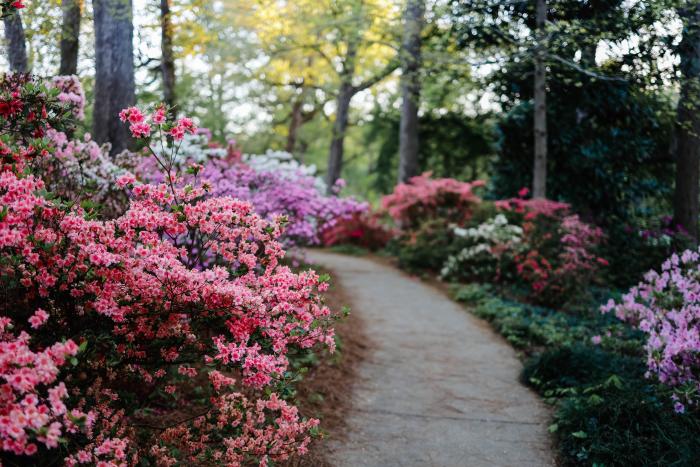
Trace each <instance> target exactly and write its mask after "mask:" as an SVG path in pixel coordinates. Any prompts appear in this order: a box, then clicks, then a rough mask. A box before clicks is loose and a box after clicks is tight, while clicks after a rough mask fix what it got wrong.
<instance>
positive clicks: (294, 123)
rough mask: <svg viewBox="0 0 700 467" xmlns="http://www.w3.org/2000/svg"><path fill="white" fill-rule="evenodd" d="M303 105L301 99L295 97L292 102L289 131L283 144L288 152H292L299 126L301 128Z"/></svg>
mask: <svg viewBox="0 0 700 467" xmlns="http://www.w3.org/2000/svg"><path fill="white" fill-rule="evenodd" d="M303 105H304V103H303V101H302V99H297V100H295V101H294V103H293V104H292V114H291V116H290V118H289V131H288V132H287V144H286V145H285V146H284V150H285V151H287V152H288V153H289V154H294V148H295V147H296V145H297V135H298V134H299V128H301V125H302V123H303V120H304V115H303V113H302V106H303Z"/></svg>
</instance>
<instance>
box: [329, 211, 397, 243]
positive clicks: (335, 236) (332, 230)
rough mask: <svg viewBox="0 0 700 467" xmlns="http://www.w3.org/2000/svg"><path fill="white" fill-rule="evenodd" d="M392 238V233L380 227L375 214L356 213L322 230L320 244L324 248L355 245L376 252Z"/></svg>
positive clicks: (380, 224) (382, 226)
mask: <svg viewBox="0 0 700 467" xmlns="http://www.w3.org/2000/svg"><path fill="white" fill-rule="evenodd" d="M393 236H394V232H393V231H392V230H390V229H389V228H387V227H385V226H384V225H382V223H381V220H380V218H379V216H378V215H377V214H374V215H372V214H367V213H356V214H354V215H353V216H351V217H347V216H346V217H343V218H341V219H340V220H338V221H337V222H335V224H334V225H331V226H329V227H326V228H324V229H323V231H322V234H321V243H322V244H323V245H325V246H334V245H355V246H359V247H362V248H367V249H369V250H378V249H380V248H383V247H384V246H386V244H387V243H388V242H389V240H391V238H392V237H393Z"/></svg>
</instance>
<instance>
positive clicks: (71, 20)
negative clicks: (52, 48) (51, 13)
mask: <svg viewBox="0 0 700 467" xmlns="http://www.w3.org/2000/svg"><path fill="white" fill-rule="evenodd" d="M62 8H63V25H62V26H61V65H60V68H59V70H58V74H59V75H75V74H77V73H78V51H79V48H80V17H81V15H82V12H83V0H63V4H62Z"/></svg>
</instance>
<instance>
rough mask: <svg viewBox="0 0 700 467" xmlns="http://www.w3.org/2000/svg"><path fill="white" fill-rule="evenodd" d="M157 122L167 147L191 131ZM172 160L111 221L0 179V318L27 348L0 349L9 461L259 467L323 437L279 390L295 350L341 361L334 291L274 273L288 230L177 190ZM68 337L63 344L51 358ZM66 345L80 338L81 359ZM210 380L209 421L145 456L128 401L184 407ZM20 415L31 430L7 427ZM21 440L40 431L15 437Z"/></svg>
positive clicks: (12, 169)
mask: <svg viewBox="0 0 700 467" xmlns="http://www.w3.org/2000/svg"><path fill="white" fill-rule="evenodd" d="M158 112H159V110H156V111H155V112H154V113H153V114H152V115H151V116H150V117H149V121H150V122H151V123H152V124H153V125H156V126H157V127H158V128H159V129H160V130H162V132H164V133H166V134H168V135H169V136H171V137H172V139H173V140H177V138H178V135H179V133H177V132H176V133H173V129H175V128H180V129H181V130H184V131H185V132H190V131H194V126H193V124H191V123H190V122H191V121H190V120H188V119H180V120H178V121H177V122H176V123H172V122H169V121H168V120H167V117H164V118H166V120H164V121H163V122H161V123H158V122H159V121H160V116H159V115H160V114H159V113H158ZM122 117H123V118H124V120H126V121H128V122H129V124H130V125H131V127H132V132H134V133H136V134H139V135H142V136H145V135H146V133H149V134H150V130H148V131H146V128H145V127H144V126H142V125H144V124H145V125H149V128H150V125H151V123H147V122H146V119H145V117H144V114H143V113H142V112H141V111H140V110H138V109H135V108H132V109H127V110H125V111H124V112H122ZM178 131H179V130H178ZM161 140H162V138H161ZM165 144H168V143H165ZM59 146H60V145H59ZM59 150H61V149H60V147H59ZM150 152H151V153H152V154H153V155H154V157H156V158H158V156H157V155H155V152H154V151H153V150H152V149H151V150H150ZM19 158H20V159H21V156H19ZM175 158H176V150H173V152H172V153H171V154H170V155H169V156H168V157H167V159H166V158H158V162H159V165H160V166H161V167H162V168H163V170H164V172H165V179H164V183H158V184H142V183H139V182H137V180H136V178H135V177H134V176H133V175H130V174H124V175H121V176H120V177H119V178H118V180H117V186H118V187H120V188H122V189H124V190H126V191H128V193H129V195H130V201H129V204H128V208H127V209H126V211H125V212H124V213H123V214H122V215H120V216H118V217H116V218H114V219H109V220H103V219H99V218H95V216H87V213H86V212H85V211H84V210H83V209H82V208H80V207H78V206H79V205H76V204H64V203H61V202H55V201H54V200H52V199H49V198H47V197H46V191H45V186H46V185H45V183H44V181H43V180H42V179H41V178H40V177H38V176H37V175H35V174H31V173H29V174H28V173H26V172H25V171H24V170H23V171H21V172H20V171H18V170H17V165H16V164H14V165H5V166H3V170H2V171H1V172H0V205H1V206H2V207H3V208H2V211H1V212H0V280H1V281H2V286H3V288H4V290H5V291H6V292H7V297H8V298H7V300H5V301H4V302H3V303H2V305H0V316H7V318H3V319H5V320H6V321H5V322H4V325H3V326H4V327H3V329H5V328H7V327H8V326H9V323H10V321H9V320H10V319H11V320H12V324H13V325H14V326H15V327H16V328H17V330H18V332H19V334H18V335H17V336H18V337H17V338H13V337H12V336H9V335H8V336H7V337H3V341H2V345H5V343H6V345H7V347H6V348H7V349H8V351H7V352H2V354H3V355H7V358H8V359H7V360H5V361H4V363H3V366H1V367H0V369H2V373H0V380H1V381H0V383H1V384H4V385H5V386H4V387H7V388H9V389H5V390H3V391H4V393H3V394H4V398H3V399H2V404H0V416H4V417H6V418H2V419H0V420H2V425H1V426H0V430H2V431H1V432H0V436H2V437H3V442H5V441H6V442H7V443H8V444H5V445H4V446H5V447H3V449H4V450H11V451H13V452H17V453H20V452H21V454H24V455H33V454H34V452H32V451H34V448H31V447H29V446H31V445H32V444H34V445H35V446H36V444H35V441H36V442H39V443H43V444H44V445H46V447H48V448H55V447H56V446H55V441H56V439H58V437H61V438H62V439H63V438H65V439H66V441H65V443H67V444H68V446H69V450H68V452H69V455H68V457H67V459H66V463H67V464H69V465H78V464H81V463H88V462H89V463H97V464H98V465H100V462H105V464H103V465H124V464H127V463H132V462H133V459H138V458H139V457H141V458H148V457H157V458H158V459H161V460H163V459H167V458H170V457H172V456H176V455H177V453H178V452H180V453H185V452H191V450H192V449H195V450H197V454H193V455H192V456H193V457H197V458H199V459H205V458H206V459H211V458H212V457H213V458H218V459H222V460H223V462H224V463H226V464H227V465H240V464H241V463H244V462H248V461H250V460H253V459H256V460H258V462H260V463H261V464H262V465H265V463H267V462H268V461H278V460H284V459H286V458H287V457H288V456H289V455H290V454H291V453H295V452H304V450H305V449H306V446H307V444H308V442H309V432H310V430H312V428H314V427H315V425H316V424H317V421H315V420H309V421H305V420H302V419H301V418H300V417H299V416H298V414H297V410H296V408H295V407H293V406H291V405H289V404H288V403H285V402H282V401H280V400H279V398H278V397H277V396H276V395H275V393H274V391H273V388H274V387H277V385H279V384H282V383H283V381H284V379H283V377H284V375H285V374H286V373H287V372H288V370H289V368H290V367H289V360H288V357H287V355H288V353H289V352H290V350H292V349H299V348H303V349H305V348H311V347H314V346H316V345H326V346H327V347H329V348H330V349H331V350H332V349H333V348H334V338H333V329H332V328H331V326H330V325H331V323H332V319H333V316H332V315H331V312H330V310H329V309H328V308H327V307H326V306H325V305H324V304H323V300H322V297H321V295H320V293H321V292H323V291H324V290H325V288H326V287H327V284H325V283H323V282H320V279H319V276H318V275H317V274H316V273H315V272H313V271H306V272H302V273H294V272H292V271H291V270H290V269H289V268H287V267H284V266H282V265H280V260H281V259H282V258H283V257H284V254H285V252H284V249H283V247H282V244H281V243H280V241H279V238H280V236H281V234H282V221H281V219H279V218H276V217H274V218H272V219H264V218H262V217H260V216H259V215H258V214H256V213H255V212H254V210H253V206H252V205H251V204H250V203H249V202H247V201H242V200H239V199H235V198H233V197H231V196H211V195H210V193H209V192H208V190H210V187H209V186H207V185H202V184H199V183H198V182H197V180H196V179H192V180H184V179H182V178H181V177H180V176H179V175H178V174H177V171H176V170H175V166H174V165H173V164H172V161H173V160H175ZM188 181H189V183H188ZM202 258H207V260H206V261H203V260H202ZM3 336H4V335H3ZM60 336H65V337H66V340H65V342H64V343H59V344H57V343H55V341H54V342H52V339H53V340H55V339H56V338H57V337H60ZM71 336H86V337H85V340H84V341H83V342H81V348H82V347H84V348H85V350H84V351H83V352H81V353H80V354H77V346H76V345H75V344H74V343H73V341H72V340H70V337H71ZM98 336H99V338H98ZM32 342H34V343H35V344H34V348H33V349H32V348H31V346H30V344H31V343H32ZM14 349H17V352H18V353H17V354H12V353H11V352H10V351H11V350H14ZM47 352H48V353H47ZM46 356H48V357H50V358H51V359H53V360H51V361H49V360H46ZM67 357H71V363H70V365H67V364H65V363H66V358H67ZM17 375H19V376H17ZM228 375H231V376H228ZM234 375H235V377H234ZM16 378H20V379H16ZM15 379H16V382H15ZM202 379H203V380H204V381H210V385H211V388H212V390H213V391H215V392H216V396H212V397H211V398H210V399H209V401H210V402H209V404H208V405H206V406H204V407H199V408H198V409H199V410H202V416H201V417H198V418H195V419H192V418H187V419H185V420H184V421H177V419H176V418H175V420H176V421H175V422H174V423H171V425H170V426H167V427H164V431H163V433H181V434H183V435H182V436H174V437H172V438H169V439H167V444H168V445H169V446H171V449H167V452H163V451H162V450H161V449H160V447H162V446H163V443H165V441H162V442H161V441H158V440H153V441H152V442H151V444H148V443H147V444H146V445H144V444H143V443H142V442H140V441H139V440H142V439H144V436H142V435H139V434H138V429H137V428H134V427H132V428H131V429H127V428H126V427H128V425H129V421H130V420H131V418H132V417H133V416H134V413H133V411H134V409H135V407H133V406H129V405H128V404H126V403H125V402H124V400H125V399H123V398H122V396H121V394H124V393H127V394H131V397H134V396H137V397H144V396H147V395H149V394H151V395H152V394H168V395H170V396H171V397H184V395H185V394H186V393H187V391H189V390H191V387H192V386H193V384H195V382H197V384H200V383H198V382H200V381H202ZM97 380H99V381H101V383H100V385H97V384H96V381H97ZM2 381H4V383H3V382H2ZM96 386H98V387H100V388H101V389H100V391H96V390H95V387H96ZM0 387H2V386H0ZM134 392H135V393H136V394H134ZM240 393H245V394H246V399H245V401H244V400H243V398H242V396H241V395H240ZM26 394H35V396H36V404H33V402H34V399H31V400H28V401H27V405H26V407H29V408H27V409H26V410H25V412H16V410H18V409H16V407H15V406H14V405H12V404H15V405H17V404H19V405H20V406H21V407H25V406H24V405H22V404H23V403H24V396H25V395H26ZM146 399H148V398H145V399H144V400H146ZM44 400H47V401H48V402H43V401H44ZM41 404H43V405H45V406H46V409H40V407H41V406H42V405H41ZM71 404H72V405H71ZM34 405H35V406H36V411H33V409H31V407H32V406H34ZM68 407H72V409H71V410H70V412H69V409H68ZM13 410H15V412H13ZM22 410H24V409H22ZM47 410H48V412H46V411H47ZM17 413H19V414H20V415H22V413H24V415H23V417H24V418H21V417H20V419H19V421H18V420H17V419H15V418H13V417H14V416H15V415H13V414H17ZM46 413H48V414H49V418H46ZM273 414H274V416H273ZM79 421H81V423H82V425H83V426H80V424H81V423H78V422H79ZM18 426H19V427H22V428H25V427H39V429H38V430H35V431H34V432H31V433H34V435H31V434H28V433H30V432H29V431H26V430H25V434H24V435H22V434H20V433H19V430H18V429H17V427H18ZM41 427H45V428H46V429H45V430H44V429H42V428H41ZM219 430H223V431H222V432H226V433H230V434H228V435H226V438H224V441H225V442H224V443H214V444H212V443H210V442H209V440H210V439H212V436H218V431H219ZM78 431H80V432H81V433H82V435H81V436H72V434H74V433H78ZM185 433H190V434H191V435H184V434H185ZM22 436H24V438H22ZM32 436H35V438H32ZM193 437H195V438H193ZM18 440H21V441H18ZM86 440H87V441H86ZM140 443H141V444H140ZM197 443H199V444H197ZM27 449H28V450H29V451H27ZM178 462H185V463H186V461H182V460H181V459H178Z"/></svg>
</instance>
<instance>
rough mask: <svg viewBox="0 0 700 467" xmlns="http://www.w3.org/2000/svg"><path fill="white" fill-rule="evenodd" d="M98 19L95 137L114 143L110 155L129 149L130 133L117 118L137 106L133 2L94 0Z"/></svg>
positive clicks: (96, 26)
mask: <svg viewBox="0 0 700 467" xmlns="http://www.w3.org/2000/svg"><path fill="white" fill-rule="evenodd" d="M93 10H94V16H95V104H94V111H93V137H94V138H95V141H97V142H98V143H107V142H108V143H111V144H112V150H111V151H110V154H112V155H115V154H118V153H120V152H122V151H123V150H124V149H126V148H127V147H128V145H129V142H130V137H129V130H128V128H127V127H126V125H123V124H122V123H121V122H120V121H119V119H118V118H117V115H118V114H119V111H120V110H121V109H124V108H126V107H129V106H131V105H134V103H135V101H136V95H135V93H136V87H135V84H134V46H133V35H134V26H133V22H132V15H133V12H132V10H133V7H132V3H131V0H93Z"/></svg>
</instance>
